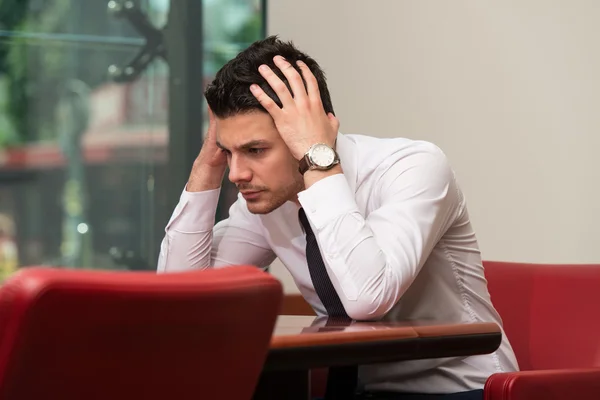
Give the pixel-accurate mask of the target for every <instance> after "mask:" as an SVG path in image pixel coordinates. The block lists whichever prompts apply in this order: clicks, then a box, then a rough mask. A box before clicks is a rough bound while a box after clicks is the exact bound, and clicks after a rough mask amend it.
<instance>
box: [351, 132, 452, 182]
mask: <svg viewBox="0 0 600 400" xmlns="http://www.w3.org/2000/svg"><path fill="white" fill-rule="evenodd" d="M346 137H347V138H348V139H349V140H350V141H352V143H353V144H354V147H355V149H356V163H357V172H358V178H359V179H358V180H359V181H361V180H364V179H378V178H379V177H381V176H384V175H385V176H388V175H390V174H394V175H403V174H408V175H411V176H422V177H423V178H428V177H430V176H431V177H432V178H436V179H435V180H438V179H439V178H443V179H445V180H449V179H454V171H453V170H452V167H451V165H450V162H449V160H448V157H447V156H446V154H445V153H444V152H443V151H442V149H441V148H440V147H438V146H437V145H436V144H434V143H432V142H428V141H425V140H413V139H408V138H401V137H398V138H375V137H369V136H363V135H346Z"/></svg>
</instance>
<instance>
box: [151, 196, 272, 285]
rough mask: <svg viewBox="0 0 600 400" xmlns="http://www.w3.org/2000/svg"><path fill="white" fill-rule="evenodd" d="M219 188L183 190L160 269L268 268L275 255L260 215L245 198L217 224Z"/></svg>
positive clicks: (159, 262) (171, 222)
mask: <svg viewBox="0 0 600 400" xmlns="http://www.w3.org/2000/svg"><path fill="white" fill-rule="evenodd" d="M219 193H220V190H219V189H215V190H208V191H204V192H187V191H185V190H184V191H183V193H182V195H181V197H180V199H179V203H178V204H177V206H176V207H175V210H174V212H173V215H172V216H171V219H170V220H169V223H168V224H167V227H166V228H165V236H164V238H163V240H162V243H161V249H160V255H159V257H158V268H157V270H158V272H159V273H161V272H176V271H187V270H192V269H206V268H209V267H222V266H229V265H255V266H258V267H267V266H268V265H270V264H271V263H272V262H273V260H274V259H275V254H274V253H273V251H272V250H271V248H270V246H269V245H268V243H267V242H266V240H265V239H264V235H263V233H262V227H261V224H260V223H259V221H258V217H257V216H255V215H253V214H251V213H250V212H249V211H248V208H247V207H246V204H245V201H244V200H243V198H241V197H238V199H237V201H236V202H235V203H234V204H233V205H232V206H231V208H230V209H229V218H227V219H225V220H223V221H220V222H219V223H218V224H216V225H215V212H216V209H217V204H218V201H219Z"/></svg>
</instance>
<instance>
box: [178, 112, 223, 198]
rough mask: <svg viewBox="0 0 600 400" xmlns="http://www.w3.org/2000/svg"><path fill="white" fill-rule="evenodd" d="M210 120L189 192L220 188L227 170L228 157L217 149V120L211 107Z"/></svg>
mask: <svg viewBox="0 0 600 400" xmlns="http://www.w3.org/2000/svg"><path fill="white" fill-rule="evenodd" d="M208 118H209V119H208V131H207V132H206V138H205V139H204V144H203V145H202V149H201V150H200V154H199V155H198V157H197V158H196V160H195V161H194V166H193V167H192V172H191V174H190V179H189V180H188V184H187V187H186V190H187V191H188V192H202V191H205V190H213V189H218V188H220V187H221V182H222V181H223V176H224V175H225V169H226V168H227V155H226V154H225V152H224V151H223V150H221V149H220V148H219V147H217V124H216V118H215V116H214V114H213V112H212V110H211V109H210V107H208Z"/></svg>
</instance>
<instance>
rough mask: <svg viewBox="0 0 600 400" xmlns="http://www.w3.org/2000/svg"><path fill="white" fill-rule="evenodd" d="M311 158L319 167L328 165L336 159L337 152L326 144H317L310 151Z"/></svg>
mask: <svg viewBox="0 0 600 400" xmlns="http://www.w3.org/2000/svg"><path fill="white" fill-rule="evenodd" d="M310 159H311V161H312V162H313V163H314V164H315V165H317V166H319V167H328V166H330V165H331V164H333V161H334V160H335V152H334V151H333V149H332V148H331V147H329V146H327V145H325V144H317V145H315V146H314V147H313V148H312V151H311V152H310Z"/></svg>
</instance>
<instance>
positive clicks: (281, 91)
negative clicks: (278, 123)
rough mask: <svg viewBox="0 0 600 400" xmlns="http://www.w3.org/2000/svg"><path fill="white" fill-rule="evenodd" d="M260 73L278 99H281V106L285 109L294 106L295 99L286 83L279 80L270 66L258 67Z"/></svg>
mask: <svg viewBox="0 0 600 400" xmlns="http://www.w3.org/2000/svg"><path fill="white" fill-rule="evenodd" d="M258 72H260V74H261V75H262V77H263V78H265V80H266V81H267V83H268V84H269V86H271V88H272V89H273V91H274V92H275V94H276V95H277V97H279V100H281V104H282V105H283V107H293V106H294V99H293V98H292V94H291V93H290V91H289V90H288V88H287V86H286V85H285V83H283V81H282V80H281V78H279V77H278V76H277V74H275V72H273V70H272V69H271V68H269V66H268V65H266V64H263V65H261V66H260V67H258Z"/></svg>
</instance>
